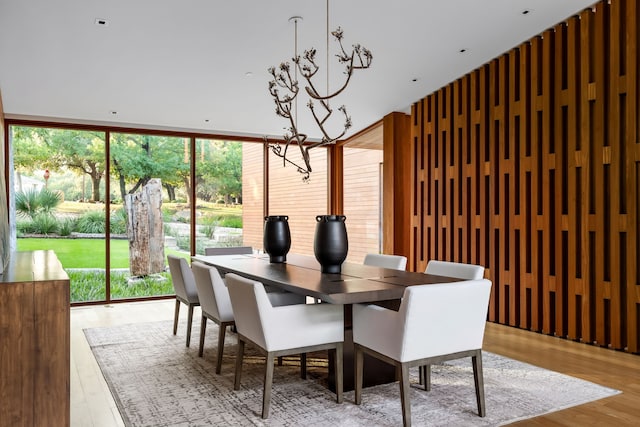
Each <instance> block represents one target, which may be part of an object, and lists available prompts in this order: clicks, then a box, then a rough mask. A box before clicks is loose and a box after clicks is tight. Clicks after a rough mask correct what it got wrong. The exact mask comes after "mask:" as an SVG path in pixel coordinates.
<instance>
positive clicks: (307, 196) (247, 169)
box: [242, 143, 382, 262]
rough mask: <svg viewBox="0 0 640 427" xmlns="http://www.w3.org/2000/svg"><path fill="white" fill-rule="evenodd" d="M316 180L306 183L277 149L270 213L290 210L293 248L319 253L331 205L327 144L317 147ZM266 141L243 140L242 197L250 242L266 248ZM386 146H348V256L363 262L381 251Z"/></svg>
mask: <svg viewBox="0 0 640 427" xmlns="http://www.w3.org/2000/svg"><path fill="white" fill-rule="evenodd" d="M311 153H312V158H311V165H312V167H313V172H312V174H311V180H310V181H309V182H308V183H304V182H302V180H301V176H300V174H298V173H297V172H296V170H295V168H294V167H292V166H287V167H283V166H282V161H281V160H280V159H278V158H277V157H275V156H274V155H273V154H271V155H270V158H269V178H270V184H269V215H288V216H289V227H290V229H291V240H292V244H291V252H295V253H301V254H306V255H313V239H314V235H315V226H316V220H315V217H316V215H325V214H327V213H329V212H328V208H327V159H326V150H324V149H322V148H319V149H316V150H312V151H311ZM262 155H263V147H262V144H252V143H245V144H243V152H242V162H243V170H242V177H243V178H242V189H243V194H242V199H243V228H244V229H243V236H244V244H245V245H250V246H253V247H254V248H255V249H260V250H262V249H263V244H262V233H263V220H264V214H263V203H264V197H263V182H264V181H263V172H262V167H263V161H262ZM381 162H382V150H375V149H373V150H372V149H359V148H347V147H345V150H344V164H345V168H344V169H345V171H344V176H345V183H344V194H345V207H344V214H345V215H346V217H347V220H346V225H347V234H348V236H349V253H348V255H347V260H348V261H350V262H362V260H363V259H364V256H365V254H366V253H368V252H373V253H378V252H380V249H379V246H380V242H379V234H380V230H379V227H380V224H379V223H380V216H379V210H380V203H381V201H380V194H379V192H380V172H381V167H380V164H381Z"/></svg>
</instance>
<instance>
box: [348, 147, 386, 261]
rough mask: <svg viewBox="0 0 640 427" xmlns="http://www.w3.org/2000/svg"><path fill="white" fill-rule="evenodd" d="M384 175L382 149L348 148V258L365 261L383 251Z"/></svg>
mask: <svg viewBox="0 0 640 427" xmlns="http://www.w3.org/2000/svg"><path fill="white" fill-rule="evenodd" d="M381 177H382V150H375V149H363V148H349V147H348V146H345V147H344V186H343V187H344V214H345V216H346V217H347V222H346V225H347V234H348V236H349V253H348V255H347V261H350V262H355V263H361V262H362V261H363V260H364V256H365V255H366V254H367V253H379V252H381V250H382V241H381V236H382V222H381V220H380V218H381V215H380V212H381V208H382V200H381V196H380V195H381V194H382V191H381V190H382V189H381V182H382V180H381Z"/></svg>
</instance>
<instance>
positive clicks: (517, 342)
mask: <svg viewBox="0 0 640 427" xmlns="http://www.w3.org/2000/svg"><path fill="white" fill-rule="evenodd" d="M173 309H174V300H166V301H152V302H140V303H126V304H112V305H108V306H91V307H74V308H72V309H71V425H72V426H78V427H80V426H82V427H89V426H96V427H98V426H100V427H112V426H122V425H123V422H122V418H121V417H120V414H119V412H118V409H117V408H116V405H115V403H114V401H113V398H112V396H111V393H110V392H109V389H108V387H107V384H106V382H105V381H104V378H103V376H102V373H101V372H100V368H99V367H98V364H97V363H96V361H95V358H94V357H93V353H92V352H91V349H90V348H89V345H88V344H87V341H86V339H85V337H84V333H83V332H82V330H83V329H84V328H93V327H100V326H115V325H120V324H126V323H134V322H149V321H159V320H171V319H173ZM196 315H199V311H198V310H196ZM185 322H186V309H184V307H183V309H182V310H181V319H180V326H181V328H180V329H179V332H178V333H182V334H183V335H184V325H185V324H186V323H185ZM192 345H194V344H193V343H192ZM195 345H196V347H197V343H195ZM484 348H485V350H487V351H491V352H494V353H498V354H502V355H504V356H508V357H511V358H514V359H517V360H521V361H523V362H527V363H531V364H533V365H537V366H541V367H543V368H547V369H552V370H555V371H558V372H563V373H566V374H568V375H572V376H575V377H579V378H583V379H586V380H589V381H593V382H595V383H598V384H601V385H604V386H607V387H612V388H615V389H618V390H621V391H622V393H621V394H619V395H617V396H613V397H610V398H607V399H602V400H599V401H596V402H592V403H588V404H585V405H580V406H577V407H574V408H569V409H566V410H563V411H558V412H555V413H552V414H548V415H545V416H541V417H538V418H534V419H529V420H525V421H521V422H519V423H516V424H514V425H517V426H638V425H640V356H638V355H631V354H628V353H622V352H617V351H612V350H608V349H603V348H599V347H595V346H591V345H586V344H581V343H576V342H571V341H567V340H563V339H559V338H555V337H551V336H546V335H541V334H537V333H533V332H527V331H523V330H520V329H516V328H512V327H508V326H503V325H497V324H493V323H489V324H487V329H486V334H485V345H484ZM346 403H348V402H346Z"/></svg>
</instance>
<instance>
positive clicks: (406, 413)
mask: <svg viewBox="0 0 640 427" xmlns="http://www.w3.org/2000/svg"><path fill="white" fill-rule="evenodd" d="M409 390H410V386H409V366H408V365H406V364H404V363H402V364H400V401H401V403H402V422H403V425H404V426H405V427H409V426H410V425H411V401H410V400H409V398H410V397H409Z"/></svg>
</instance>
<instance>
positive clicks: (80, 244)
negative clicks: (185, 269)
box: [18, 238, 189, 302]
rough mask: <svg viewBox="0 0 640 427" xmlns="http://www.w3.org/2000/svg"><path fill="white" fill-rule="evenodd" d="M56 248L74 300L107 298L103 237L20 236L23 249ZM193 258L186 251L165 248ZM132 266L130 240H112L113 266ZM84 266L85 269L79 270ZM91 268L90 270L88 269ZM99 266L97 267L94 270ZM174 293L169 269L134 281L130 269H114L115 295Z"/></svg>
mask: <svg viewBox="0 0 640 427" xmlns="http://www.w3.org/2000/svg"><path fill="white" fill-rule="evenodd" d="M44 249H51V250H53V251H54V252H55V253H56V255H57V256H58V259H59V260H60V262H61V263H62V267H63V268H65V269H69V270H68V271H67V272H68V274H69V278H70V280H71V301H72V302H80V301H100V300H105V288H106V286H105V280H106V276H105V272H104V270H103V271H100V270H99V269H104V268H105V241H104V240H103V239H55V238H51V239H43V238H28V239H24V238H21V239H18V250H19V251H33V250H44ZM168 254H175V255H178V256H182V257H184V258H186V259H189V255H188V254H185V253H184V252H177V251H174V250H165V255H168ZM128 267H129V241H128V240H111V268H112V269H126V268H128ZM75 269H82V270H75ZM84 269H87V270H84ZM90 269H96V270H90ZM171 294H173V285H172V284H171V276H170V275H169V273H168V272H165V273H161V274H160V275H155V276H154V277H149V278H144V279H136V280H133V281H131V280H130V276H129V272H128V270H125V271H112V272H111V298H112V299H118V298H132V297H145V296H154V295H171Z"/></svg>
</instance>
